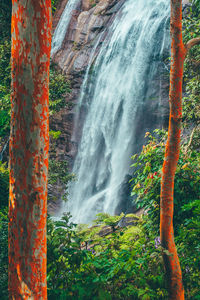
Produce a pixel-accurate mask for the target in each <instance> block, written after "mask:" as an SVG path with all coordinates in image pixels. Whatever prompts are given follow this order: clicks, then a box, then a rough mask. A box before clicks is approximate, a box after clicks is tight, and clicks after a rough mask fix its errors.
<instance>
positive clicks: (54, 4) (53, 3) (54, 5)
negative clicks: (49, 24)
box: [51, 0, 60, 15]
mask: <svg viewBox="0 0 200 300" xmlns="http://www.w3.org/2000/svg"><path fill="white" fill-rule="evenodd" d="M59 2H60V0H51V7H52V14H53V15H54V13H55V11H56V8H57V6H58V3H59Z"/></svg>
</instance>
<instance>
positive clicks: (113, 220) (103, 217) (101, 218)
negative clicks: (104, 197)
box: [93, 213, 124, 227]
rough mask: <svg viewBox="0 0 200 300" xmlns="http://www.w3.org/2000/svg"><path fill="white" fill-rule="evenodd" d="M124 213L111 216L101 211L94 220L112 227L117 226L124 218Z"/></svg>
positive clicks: (95, 222)
mask: <svg viewBox="0 0 200 300" xmlns="http://www.w3.org/2000/svg"><path fill="white" fill-rule="evenodd" d="M123 216H124V213H121V215H120V216H111V215H109V214H107V213H99V214H97V216H96V219H95V220H94V221H93V223H94V224H104V225H108V226H111V227H115V226H116V225H117V223H119V221H120V220H121V219H122V218H123Z"/></svg>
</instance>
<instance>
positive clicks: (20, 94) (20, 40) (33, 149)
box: [8, 0, 52, 300]
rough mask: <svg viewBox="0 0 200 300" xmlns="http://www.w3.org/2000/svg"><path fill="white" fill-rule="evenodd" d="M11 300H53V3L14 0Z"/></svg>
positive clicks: (10, 246)
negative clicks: (49, 279)
mask: <svg viewBox="0 0 200 300" xmlns="http://www.w3.org/2000/svg"><path fill="white" fill-rule="evenodd" d="M12 5H13V6H12V25H11V27H12V28H11V32H12V49H11V60H12V63H11V64H12V96H11V132H10V197H9V236H8V240H9V282H8V286H9V299H17V300H18V299H47V284H46V215H47V171H48V148H49V123H48V122H49V120H48V119H49V112H48V97H49V96H48V85H49V62H50V49H51V22H52V20H51V0H12Z"/></svg>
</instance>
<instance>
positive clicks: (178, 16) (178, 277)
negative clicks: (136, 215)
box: [160, 0, 200, 300]
mask: <svg viewBox="0 0 200 300" xmlns="http://www.w3.org/2000/svg"><path fill="white" fill-rule="evenodd" d="M170 20H171V22H170V26H171V27H170V29H171V30H170V32H171V69H170V91H169V104H170V117H169V129H168V139H167V144H166V148H165V159H164V163H163V171H162V180H161V201H160V238H161V245H162V247H163V258H164V265H165V269H166V274H167V279H168V284H169V296H170V299H173V300H174V299H176V300H182V299H184V288H183V284H182V273H181V267H180V263H179V259H178V255H177V251H176V246H175V243H174V230H173V194H174V177H175V172H176V166H177V163H178V159H179V152H180V135H181V118H182V79H183V64H184V60H185V56H186V54H187V51H188V50H189V49H190V48H191V47H192V46H194V45H196V44H198V43H199V42H200V39H199V38H196V39H192V40H191V41H189V42H188V43H187V45H186V46H185V45H184V44H183V40H182V0H171V19H170ZM165 250H167V251H168V252H166V251H165Z"/></svg>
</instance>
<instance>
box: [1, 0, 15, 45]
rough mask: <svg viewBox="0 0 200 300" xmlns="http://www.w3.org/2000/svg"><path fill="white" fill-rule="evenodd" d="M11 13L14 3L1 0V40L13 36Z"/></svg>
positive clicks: (9, 0) (8, 0)
mask: <svg viewBox="0 0 200 300" xmlns="http://www.w3.org/2000/svg"><path fill="white" fill-rule="evenodd" d="M11 11H12V1H11V0H1V2H0V40H3V39H5V38H6V39H7V38H10V34H11V26H10V23H11Z"/></svg>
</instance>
